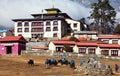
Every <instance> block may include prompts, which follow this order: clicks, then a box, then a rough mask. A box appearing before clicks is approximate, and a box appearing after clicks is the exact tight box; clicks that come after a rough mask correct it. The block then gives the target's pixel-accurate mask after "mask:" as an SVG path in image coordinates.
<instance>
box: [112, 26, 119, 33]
mask: <svg viewBox="0 0 120 76" xmlns="http://www.w3.org/2000/svg"><path fill="white" fill-rule="evenodd" d="M113 33H114V34H120V24H118V25H117V26H116V27H115V29H114V32H113Z"/></svg>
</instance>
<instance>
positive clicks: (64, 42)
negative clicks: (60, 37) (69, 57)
mask: <svg viewBox="0 0 120 76" xmlns="http://www.w3.org/2000/svg"><path fill="white" fill-rule="evenodd" d="M52 42H53V43H54V44H71V45H75V41H57V40H56V41H52Z"/></svg>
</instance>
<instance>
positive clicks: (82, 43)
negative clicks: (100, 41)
mask: <svg viewBox="0 0 120 76" xmlns="http://www.w3.org/2000/svg"><path fill="white" fill-rule="evenodd" d="M76 45H77V46H88V47H91V46H93V47H96V46H97V43H95V42H93V43H92V42H77V43H76Z"/></svg>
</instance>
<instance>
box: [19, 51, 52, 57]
mask: <svg viewBox="0 0 120 76" xmlns="http://www.w3.org/2000/svg"><path fill="white" fill-rule="evenodd" d="M21 55H39V56H49V55H50V52H48V51H46V50H43V51H22V52H21Z"/></svg>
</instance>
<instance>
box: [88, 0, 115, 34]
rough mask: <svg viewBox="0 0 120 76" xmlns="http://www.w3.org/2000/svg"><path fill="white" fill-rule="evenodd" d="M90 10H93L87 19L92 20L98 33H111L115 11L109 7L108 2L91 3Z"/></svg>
mask: <svg viewBox="0 0 120 76" xmlns="http://www.w3.org/2000/svg"><path fill="white" fill-rule="evenodd" d="M91 8H92V9H93V10H92V11H91V14H90V17H89V18H90V19H93V20H94V23H95V24H96V25H98V27H99V29H98V31H99V33H103V34H109V33H111V29H113V25H114V23H115V16H116V11H115V9H114V8H113V7H112V6H111V5H110V3H109V0H98V3H93V4H92V6H91Z"/></svg>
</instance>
